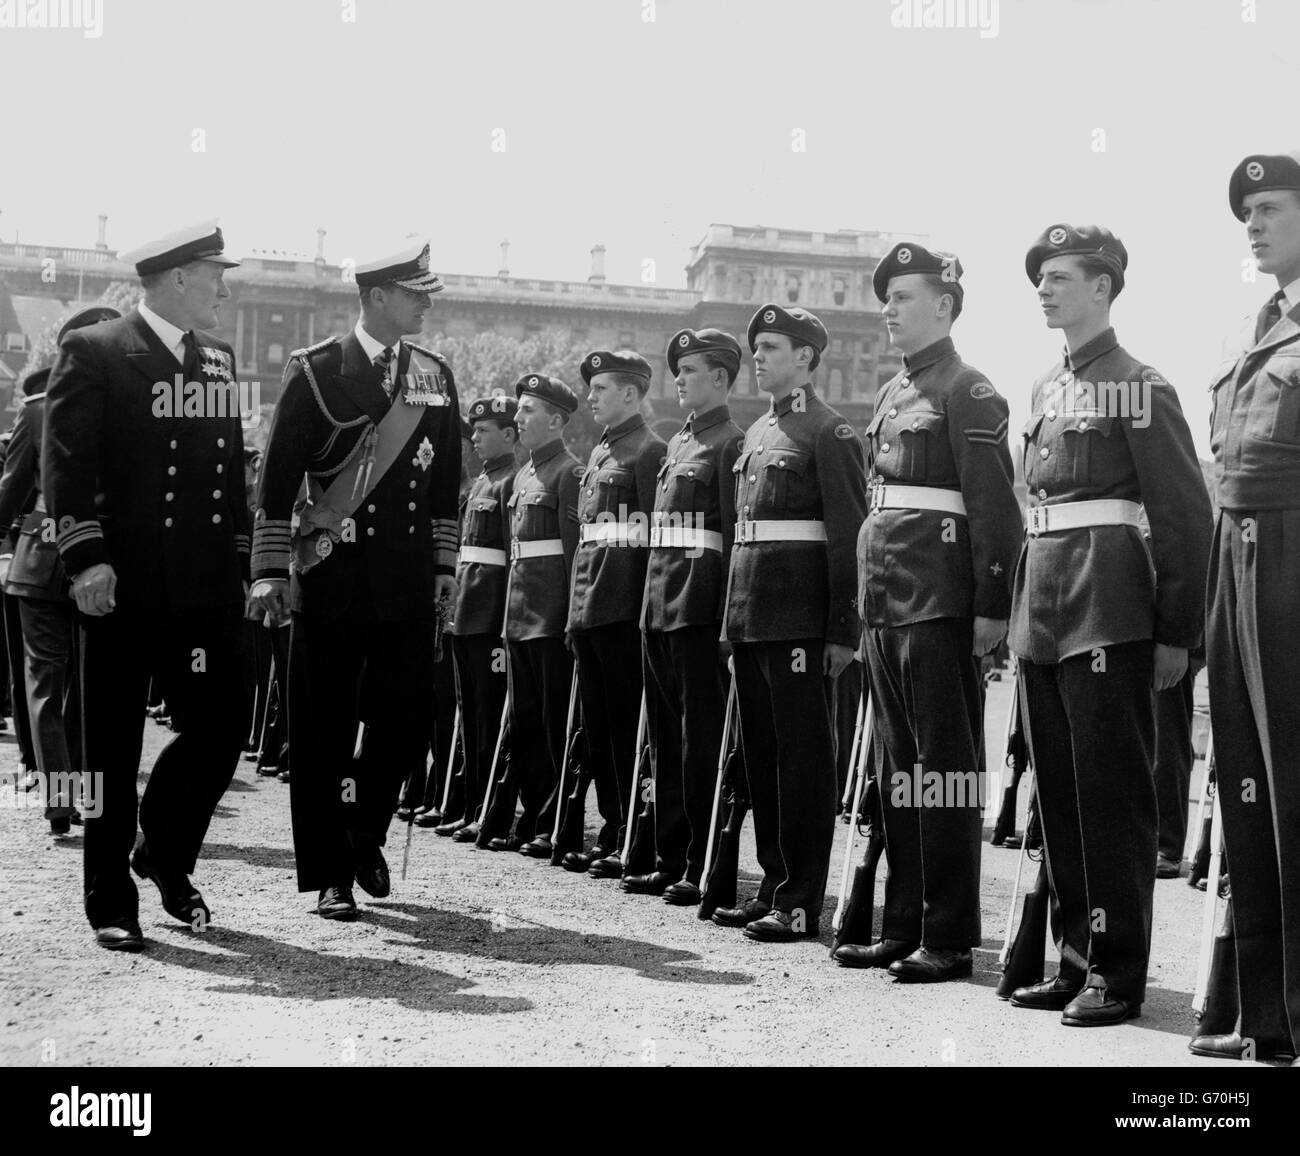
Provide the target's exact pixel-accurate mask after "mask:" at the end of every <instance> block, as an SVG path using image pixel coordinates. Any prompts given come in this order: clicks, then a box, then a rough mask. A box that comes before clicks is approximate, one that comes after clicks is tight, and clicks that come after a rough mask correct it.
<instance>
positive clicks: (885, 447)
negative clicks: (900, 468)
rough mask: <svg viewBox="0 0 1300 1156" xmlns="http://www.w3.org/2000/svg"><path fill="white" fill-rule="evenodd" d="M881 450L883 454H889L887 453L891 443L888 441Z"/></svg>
mask: <svg viewBox="0 0 1300 1156" xmlns="http://www.w3.org/2000/svg"><path fill="white" fill-rule="evenodd" d="M880 452H881V453H882V454H887V453H889V443H888V442H886V443H885V444H884V445H883V446H881V447H880Z"/></svg>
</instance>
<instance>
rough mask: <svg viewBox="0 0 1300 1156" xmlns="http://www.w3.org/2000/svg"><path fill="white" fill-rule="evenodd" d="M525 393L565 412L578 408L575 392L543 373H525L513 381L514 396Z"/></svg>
mask: <svg viewBox="0 0 1300 1156" xmlns="http://www.w3.org/2000/svg"><path fill="white" fill-rule="evenodd" d="M526 393H527V394H531V395H532V396H533V397H537V398H541V400H542V401H545V402H549V403H550V404H551V405H553V406H555V408H556V409H562V410H563V411H564V412H565V413H572V412H573V411H574V410H576V409H577V408H578V396H577V394H575V393H574V392H573V390H571V389H570V388H569V387H568V386H567V385H565V384H564V382H562V381H557V380H556V379H555V378H553V377H547V376H546V374H544V373H525V374H524V375H523V377H521V378H520V379H519V380H518V381H516V382H515V397H523V396H524V394H526Z"/></svg>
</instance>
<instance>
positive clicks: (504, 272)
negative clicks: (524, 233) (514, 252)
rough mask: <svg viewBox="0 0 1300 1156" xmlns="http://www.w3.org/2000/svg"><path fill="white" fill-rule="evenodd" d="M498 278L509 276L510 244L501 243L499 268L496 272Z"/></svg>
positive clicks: (507, 242) (506, 242)
mask: <svg viewBox="0 0 1300 1156" xmlns="http://www.w3.org/2000/svg"><path fill="white" fill-rule="evenodd" d="M497 276H498V277H509V276H510V242H509V241H502V242H501V268H500V269H498V270H497Z"/></svg>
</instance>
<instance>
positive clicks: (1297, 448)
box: [1191, 152, 1300, 1059]
mask: <svg viewBox="0 0 1300 1156" xmlns="http://www.w3.org/2000/svg"><path fill="white" fill-rule="evenodd" d="M1228 198H1229V202H1230V204H1231V206H1232V212H1233V215H1234V216H1235V217H1237V218H1238V220H1240V221H1242V222H1243V223H1244V224H1245V226H1246V238H1247V240H1248V241H1249V242H1250V248H1251V253H1252V254H1253V255H1254V257H1255V260H1256V261H1257V262H1258V264H1259V269H1260V272H1262V273H1266V274H1268V275H1269V276H1270V277H1273V278H1274V279H1275V280H1276V282H1277V291H1276V292H1275V293H1274V294H1273V295H1272V296H1271V297H1270V298H1269V300H1268V301H1267V302H1266V303H1265V305H1264V307H1263V308H1262V309H1261V310H1260V312H1259V316H1258V318H1251V319H1250V321H1249V323H1248V325H1247V326H1246V328H1245V329H1244V330H1243V332H1242V333H1241V334H1240V338H1239V340H1237V341H1236V342H1234V343H1233V348H1232V350H1231V356H1229V357H1228V359H1227V360H1225V361H1224V362H1223V364H1221V365H1220V366H1219V367H1218V369H1217V370H1216V371H1215V373H1214V379H1213V391H1214V394H1213V396H1214V409H1213V414H1212V417H1211V434H1210V448H1211V449H1212V450H1213V452H1214V485H1215V498H1216V502H1217V505H1218V507H1219V511H1218V524H1217V526H1216V528H1215V533H1214V545H1213V549H1212V551H1211V557H1210V581H1209V596H1208V601H1209V615H1208V623H1207V628H1206V632H1207V646H1208V660H1209V671H1210V721H1211V723H1212V725H1213V728H1214V749H1215V754H1216V757H1217V760H1218V782H1219V794H1218V801H1219V806H1220V807H1221V808H1222V810H1223V836H1224V841H1225V843H1226V845H1227V850H1228V861H1229V863H1230V864H1231V867H1232V926H1233V930H1234V931H1235V935H1236V967H1237V991H1238V993H1239V997H1240V1017H1239V1019H1238V1022H1237V1025H1236V1030H1234V1031H1229V1032H1227V1033H1222V1034H1206V1035H1202V1036H1200V1037H1198V1038H1196V1039H1195V1040H1193V1041H1192V1044H1191V1050H1192V1051H1193V1052H1196V1053H1197V1054H1198V1055H1208V1056H1222V1057H1225V1058H1233V1059H1236V1058H1241V1057H1242V1056H1243V1054H1245V1051H1246V1048H1247V1046H1248V1045H1247V1043H1246V1041H1252V1042H1253V1045H1254V1050H1253V1053H1251V1054H1249V1055H1246V1058H1254V1059H1285V1058H1287V1057H1294V1056H1296V1054H1297V1053H1300V773H1297V772H1298V771H1300V710H1297V706H1296V704H1297V703H1298V702H1300V645H1297V634H1296V623H1297V622H1300V580H1298V579H1297V575H1300V152H1292V153H1280V154H1273V155H1266V154H1257V155H1254V156H1248V157H1246V158H1245V159H1244V160H1243V161H1242V162H1241V163H1240V164H1238V165H1237V167H1236V168H1235V169H1234V170H1233V173H1232V179H1231V181H1230V183H1229V186H1228ZM1214 982H1215V981H1214V980H1213V979H1212V980H1211V983H1212V984H1213V983H1214Z"/></svg>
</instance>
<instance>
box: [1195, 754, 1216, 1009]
mask: <svg viewBox="0 0 1300 1156" xmlns="http://www.w3.org/2000/svg"><path fill="white" fill-rule="evenodd" d="M1212 758H1214V731H1213V730H1211V731H1210V737H1209V741H1208V742H1207V743H1206V746H1205V765H1206V768H1207V775H1208V768H1209V766H1210V760H1211V759H1212ZM1222 866H1223V808H1222V807H1221V806H1220V805H1219V797H1218V792H1217V791H1216V792H1215V796H1214V819H1213V821H1212V823H1211V830H1210V862H1209V867H1208V870H1207V871H1206V875H1205V904H1204V906H1203V907H1202V908H1201V946H1200V951H1199V952H1198V953H1197V959H1196V991H1195V994H1193V996H1192V1010H1193V1011H1195V1012H1196V1013H1197V1014H1198V1015H1200V1014H1202V1013H1204V1011H1205V1008H1206V1002H1207V999H1208V996H1209V989H1210V966H1211V963H1212V961H1213V957H1214V949H1215V946H1216V940H1217V939H1218V938H1219V937H1218V936H1217V935H1216V929H1215V926H1214V917H1215V915H1216V914H1217V913H1218V907H1219V875H1220V871H1221V868H1222Z"/></svg>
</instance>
